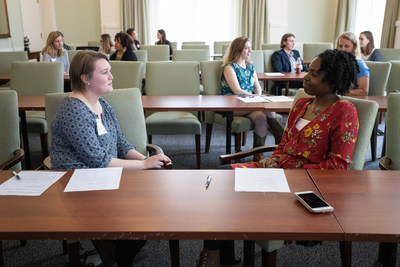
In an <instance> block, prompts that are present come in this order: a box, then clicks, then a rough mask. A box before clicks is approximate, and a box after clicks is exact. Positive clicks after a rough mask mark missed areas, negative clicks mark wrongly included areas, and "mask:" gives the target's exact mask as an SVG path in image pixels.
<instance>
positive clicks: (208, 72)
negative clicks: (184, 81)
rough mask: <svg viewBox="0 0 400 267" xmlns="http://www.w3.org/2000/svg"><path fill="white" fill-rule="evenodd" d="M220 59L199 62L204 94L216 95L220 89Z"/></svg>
mask: <svg viewBox="0 0 400 267" xmlns="http://www.w3.org/2000/svg"><path fill="white" fill-rule="evenodd" d="M221 66H222V60H214V61H208V62H207V61H202V62H200V69H201V81H202V83H203V88H204V95H217V94H219V92H220V91H221V74H222V68H221Z"/></svg>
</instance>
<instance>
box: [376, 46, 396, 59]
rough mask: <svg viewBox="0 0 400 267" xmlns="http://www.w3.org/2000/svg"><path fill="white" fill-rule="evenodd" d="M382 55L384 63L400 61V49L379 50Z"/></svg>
mask: <svg viewBox="0 0 400 267" xmlns="http://www.w3.org/2000/svg"><path fill="white" fill-rule="evenodd" d="M379 50H380V51H381V53H382V57H383V61H389V60H400V49H396V48H379Z"/></svg>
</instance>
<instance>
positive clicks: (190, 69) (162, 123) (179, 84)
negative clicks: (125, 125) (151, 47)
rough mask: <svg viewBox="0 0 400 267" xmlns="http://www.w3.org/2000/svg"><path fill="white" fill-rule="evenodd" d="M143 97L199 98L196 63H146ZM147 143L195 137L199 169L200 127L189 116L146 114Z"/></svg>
mask: <svg viewBox="0 0 400 267" xmlns="http://www.w3.org/2000/svg"><path fill="white" fill-rule="evenodd" d="M146 68H147V73H146V94H147V95H159V96H174V95H199V93H200V77H199V65H198V63H197V62H196V61H175V62H148V63H147V67H146ZM146 115H147V116H146V127H147V134H148V137H149V143H152V136H153V135H176V134H194V135H195V143H196V157H197V168H200V165H201V154H200V134H201V123H200V121H199V120H198V118H197V117H196V116H195V115H194V114H192V113H191V112H186V111H164V112H154V113H153V112H146Z"/></svg>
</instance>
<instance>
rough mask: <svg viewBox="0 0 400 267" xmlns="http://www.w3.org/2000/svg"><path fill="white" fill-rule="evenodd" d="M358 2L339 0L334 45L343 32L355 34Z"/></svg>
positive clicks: (355, 0)
mask: <svg viewBox="0 0 400 267" xmlns="http://www.w3.org/2000/svg"><path fill="white" fill-rule="evenodd" d="M356 7H357V0H339V1H338V4H337V16H336V27H335V36H334V37H333V40H334V43H336V39H337V38H338V36H339V35H340V34H342V33H343V32H348V31H350V32H353V31H354V25H355V20H356V17H355V14H356Z"/></svg>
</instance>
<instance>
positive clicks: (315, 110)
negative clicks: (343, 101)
mask: <svg viewBox="0 0 400 267" xmlns="http://www.w3.org/2000/svg"><path fill="white" fill-rule="evenodd" d="M311 112H312V113H313V114H314V115H318V114H320V113H321V112H322V110H321V108H316V107H314V108H313V109H312V111H311Z"/></svg>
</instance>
